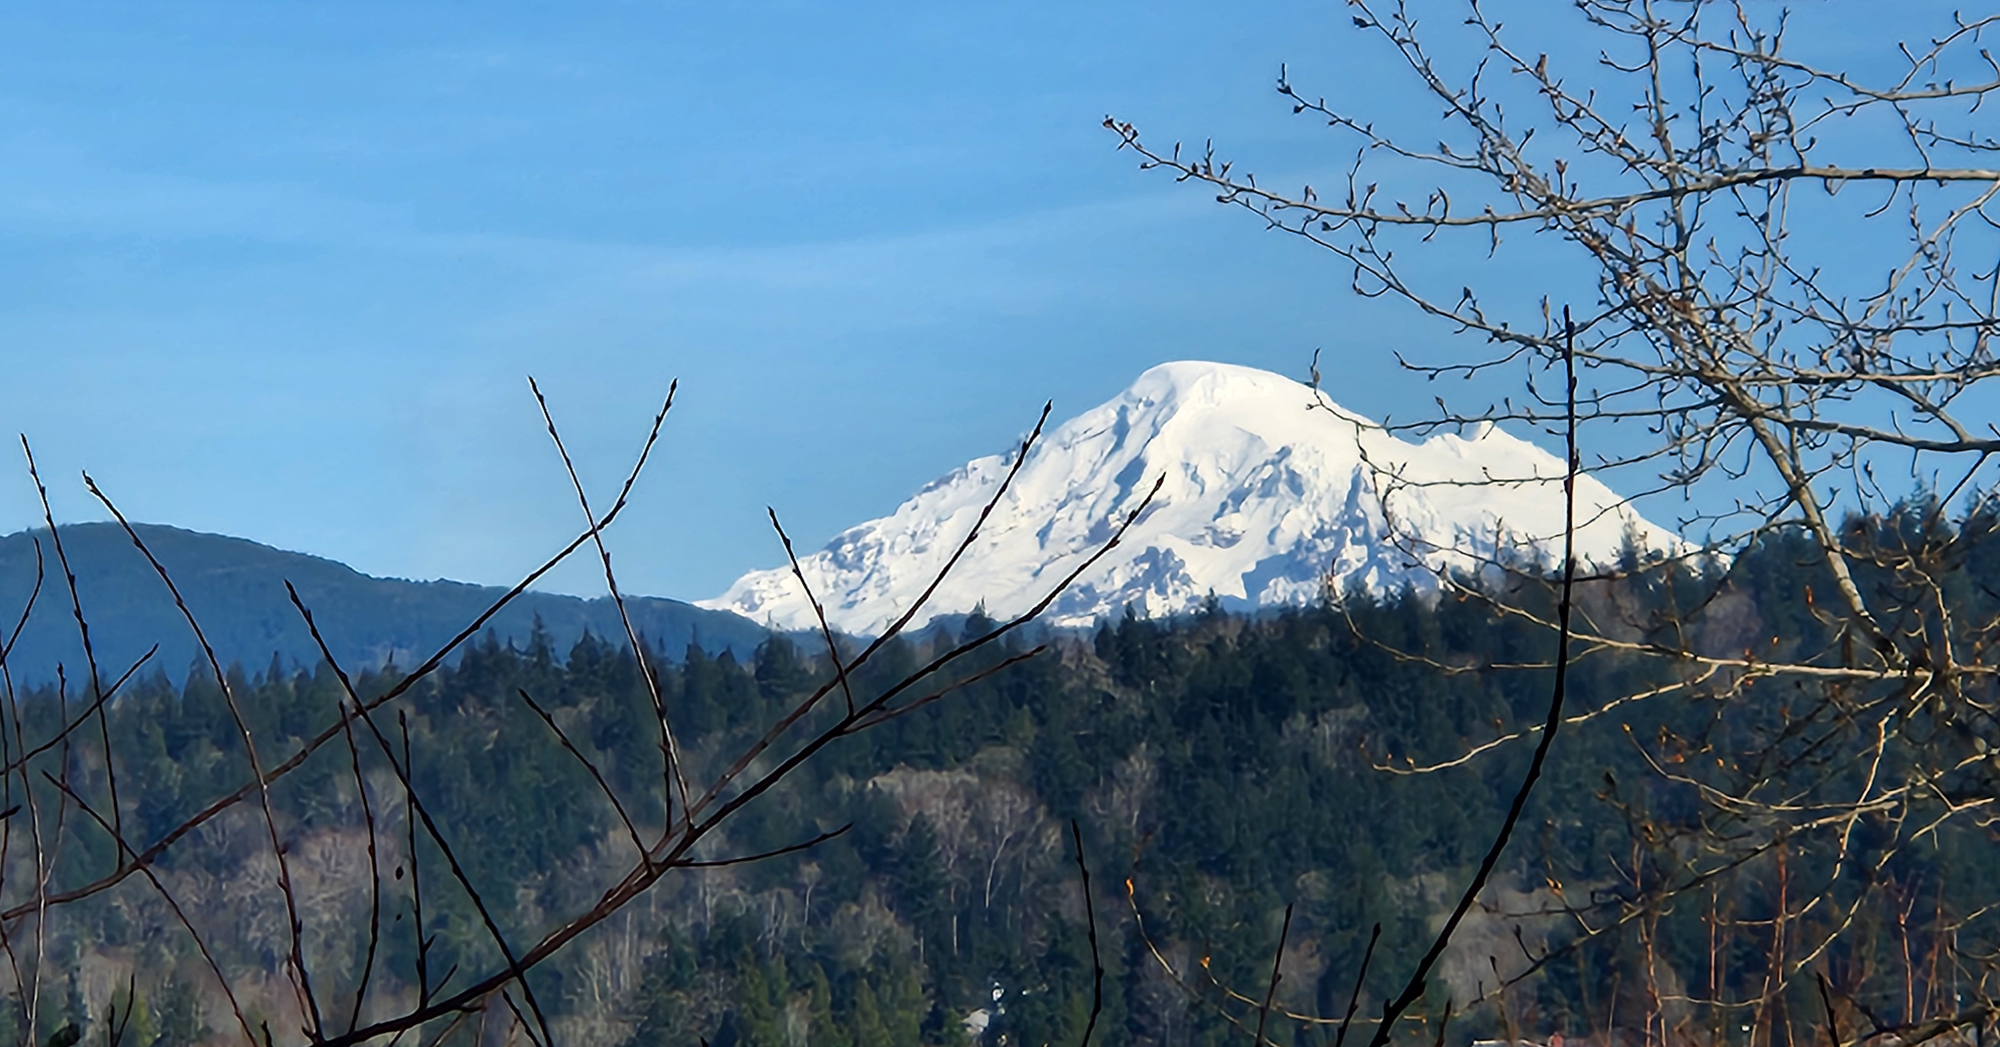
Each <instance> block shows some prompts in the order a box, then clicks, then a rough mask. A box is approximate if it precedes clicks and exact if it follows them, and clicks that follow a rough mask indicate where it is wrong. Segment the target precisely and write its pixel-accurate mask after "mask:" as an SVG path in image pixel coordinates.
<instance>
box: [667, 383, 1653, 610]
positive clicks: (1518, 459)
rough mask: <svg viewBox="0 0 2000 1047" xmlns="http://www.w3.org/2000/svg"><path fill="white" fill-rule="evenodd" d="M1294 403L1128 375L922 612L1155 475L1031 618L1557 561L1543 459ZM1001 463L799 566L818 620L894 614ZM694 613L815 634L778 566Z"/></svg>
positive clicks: (1054, 564)
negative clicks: (1124, 385) (1113, 540)
mask: <svg viewBox="0 0 2000 1047" xmlns="http://www.w3.org/2000/svg"><path fill="white" fill-rule="evenodd" d="M1313 402H1314V401H1313V393H1312V390H1311V389H1309V388H1308V387H1306V386H1304V385H1301V384H1300V383H1298V382H1294V381H1292V380H1290V379H1288V378H1284V377H1282V376H1280V375H1276V374H1272V373H1270V372H1268V371H1260V370H1256V369H1254V368H1248V367H1238V366H1232V365H1227V364H1213V363H1198V362H1181V363H1169V364H1162V365H1160V366H1158V367H1155V368H1153V369H1151V370H1149V371H1147V372H1146V373H1145V374H1143V375H1141V376H1140V377H1139V379H1138V380H1137V381H1136V382H1134V383H1133V384H1132V386H1131V388H1129V389H1127V390H1125V392H1124V393H1122V394H1120V395H1119V396H1118V397H1116V398H1114V399H1113V400H1111V401H1109V402H1108V403H1105V404H1103V405H1101V406H1099V407H1097V408H1095V409H1093V410H1091V411H1088V412H1086V413H1084V414H1082V415H1080V416H1078V417H1076V418H1073V419H1071V420H1070V421H1068V422H1065V423H1063V424H1062V425H1061V426H1060V427H1058V428H1057V429H1055V431H1053V432H1052V433H1049V434H1047V436H1046V437H1045V438H1044V439H1043V440H1042V442H1041V443H1039V444H1038V445H1037V446H1036V447H1035V448H1034V449H1033V451H1031V452H1030V455H1029V458H1028V461H1027V462H1025V463H1024V464H1023V465H1022V468H1021V472H1020V475H1019V477H1018V478H1017V479H1016V480H1015V482H1014V485H1013V487H1012V488H1010V489H1009V491H1008V492H1007V495H1006V497H1005V498H1003V499H1002V500H1001V502H1000V504H999V505H998V506H996V507H995V509H994V511H993V515H992V517H991V519H989V520H988V521H987V523H986V525H985V527H984V529H983V530H982V532H981V535H980V538H979V541H978V543H977V544H976V545H975V546H974V547H973V549H972V551H970V552H969V553H968V554H967V555H966V558H965V560H964V561H963V562H961V564H960V565H959V567H958V569H957V570H956V571H954V573H953V575H952V577H950V578H949V579H947V580H946V582H945V584H944V585H943V586H942V587H940V588H939V590H938V592H937V594H936V595H935V596H934V597H933V598H932V600H931V602H930V603H929V604H927V605H926V608H925V612H924V615H923V616H922V617H924V618H926V619H928V618H929V617H932V616H935V615H942V614H953V613H964V612H968V611H971V610H973V609H974V608H975V607H977V606H979V605H980V604H982V603H983V604H984V605H985V607H986V608H987V610H988V611H989V612H990V613H992V614H994V615H997V616H1005V615H1008V614H1013V613H1017V612H1019V611H1022V610H1025V609H1026V608H1028V607H1029V606H1032V605H1033V603H1034V602H1035V601H1036V600H1037V599H1039V598H1040V597H1041V596H1042V595H1043V594H1044V593H1045V592H1047V591H1048V590H1049V589H1050V588H1051V587H1052V586H1053V585H1054V584H1055V582H1056V581H1057V580H1059V579H1060V578H1062V577H1063V576H1065V575H1066V574H1068V573H1069V572H1070V571H1071V570H1073V569H1075V567H1076V566H1077V565H1079V564H1080V563H1082V561H1083V560H1084V559H1085V558H1086V557H1088V556H1089V555H1090V554H1091V553H1092V552H1093V551H1094V550H1096V549H1097V548H1098V546H1100V545H1101V544H1102V543H1103V541H1104V540H1105V539H1106V538H1108V537H1109V536H1110V535H1111V533H1112V530H1113V528H1114V527H1115V525H1116V521H1117V520H1119V519H1122V517H1123V516H1124V514H1126V513H1128V512H1130V511H1131V509H1132V508H1133V507H1135V506H1137V505H1138V504H1139V500H1140V499H1141V498H1143V497H1144V495H1145V493H1146V491H1147V490H1148V489H1150V487H1151V486H1152V483H1153V481H1154V480H1155V479H1156V478H1158V477H1160V476H1163V475H1164V476H1165V478H1166V479H1165V486H1164V487H1163V488H1162V489H1161V491H1160V494H1159V496H1158V497H1157V498H1155V499H1154V501H1153V504H1152V505H1151V506H1150V507H1149V508H1148V509H1147V511H1146V513H1145V514H1144V515H1143V516H1142V517H1141V518H1140V520H1139V522H1138V523H1137V524H1136V525H1135V526H1134V527H1133V528H1132V530H1131V532H1130V533H1128V534H1127V535H1126V538H1125V540H1124V542H1123V543H1121V545H1120V547H1119V548H1116V549H1114V550H1112V552H1111V553H1110V554H1109V555H1108V556H1106V557H1105V558H1104V559H1103V560H1102V561H1100V562H1099V563H1098V564H1097V565H1096V567H1094V568H1093V569H1092V570H1091V571H1090V572H1088V573H1086V574H1085V575H1084V576H1083V577H1082V578H1081V579H1080V580H1079V581H1078V582H1077V584H1076V585H1074V586H1073V587H1071V589H1070V590H1069V591H1067V592H1066V593H1064V594H1063V596H1062V597H1061V598H1060V599H1059V600H1058V601H1057V602H1056V603H1055V604H1054V605H1053V606H1052V607H1051V609H1050V613H1049V615H1048V620H1049V621H1051V622H1053V623H1054V624H1058V625H1069V626H1075V625H1087V624H1089V623H1090V622H1092V621H1093V620H1095V619H1096V618H1098V617H1100V616H1102V615H1106V614H1110V613H1113V612H1116V611H1119V610H1121V609H1122V608H1124V607H1125V606H1127V605H1137V607H1138V609H1140V610H1142V611H1144V612H1146V613H1149V614H1171V613H1178V612H1183V611H1188V610H1191V609H1194V608H1195V607H1198V606H1199V605H1200V604H1201V603H1202V601H1204V600H1205V599H1206V597H1207V596H1208V594H1209V593H1211V592H1213V593H1214V594H1215V595H1216V596H1217V597H1218V598H1219V599H1221V600H1222V602H1223V603H1224V605H1225V606H1234V607H1262V606H1273V605H1281V604H1292V603H1300V602H1305V601H1309V600H1311V599H1314V598H1316V597H1317V596H1318V595H1319V594H1320V593H1321V592H1322V591H1323V587H1324V586H1325V585H1326V584H1327V583H1328V582H1329V581H1331V582H1332V583H1333V584H1335V585H1340V586H1345V585H1349V584H1360V585H1364V586H1367V587H1370V588H1372V589H1377V590H1381V589H1386V588H1391V587H1397V586H1401V585H1404V584H1411V585H1415V586H1417V587H1419V588H1432V587H1435V586H1436V584H1437V579H1436V574H1435V571H1436V569H1438V568H1440V567H1444V566H1457V567H1472V566H1476V565H1477V563H1478V562H1480V558H1482V557H1493V556H1495V555H1499V556H1508V557H1515V558H1518V557H1521V556H1523V555H1526V556H1539V557H1541V558H1542V559H1544V560H1546V559H1549V557H1550V552H1551V550H1554V551H1555V552H1557V553H1559V550H1560V545H1559V539H1560V536H1561V533H1562V523H1563V502H1562V482H1561V481H1562V475H1563V466H1562V461H1561V460H1560V459H1559V458H1557V457H1556V456H1554V455H1551V454H1549V453H1548V452H1546V451H1543V450H1541V449H1540V448H1538V447H1536V446H1534V445H1533V444H1530V443H1527V442H1526V441H1523V440H1518V439H1516V438H1514V437H1512V436H1509V435H1507V434H1506V433H1504V432H1501V431H1500V430H1498V429H1496V428H1493V427H1491V426H1486V427H1482V428H1481V429H1480V430H1479V431H1477V432H1475V433H1473V434H1471V435H1469V436H1464V437H1461V436H1457V435H1449V434H1440V435H1437V436H1433V437H1431V438H1429V439H1426V440H1424V441H1422V442H1420V443H1410V442H1406V441H1403V440H1399V439H1396V438H1395V437H1393V436H1389V435H1387V434H1384V433H1382V432H1381V431H1380V430H1379V429H1376V428H1374V427H1373V424H1372V423H1370V422H1368V421H1367V420H1366V419H1363V418H1361V417H1360V416H1359V415H1355V414H1352V413H1350V412H1346V411H1344V410H1339V409H1336V410H1334V411H1331V412H1329V411H1324V410H1311V409H1309V405H1311V404H1312V403H1313ZM1011 465H1012V457H1011V455H1007V456H1003V455H993V456H989V457H986V458H981V459H978V460H976V461H974V462H971V463H969V464H967V465H966V466H965V467H964V468H961V469H959V470H957V471H955V472H953V473H951V474H950V475H947V476H945V477H943V478H941V479H939V480H937V481H936V482H934V483H932V484H930V485H928V486H926V487H925V488H924V489H923V490H921V491H919V492H917V494H916V495H915V496H914V497H912V498H911V499H910V500H909V501H906V502H904V503H903V504H902V505H901V506H900V507H898V508H897V509H896V511H895V512H894V513H892V514H891V515H889V516H886V517H883V518H881V519H878V520H871V521H869V522H867V523H864V524H861V525H860V526H858V527H855V528H852V529H850V530H848V531H847V532H846V533H844V534H841V535H840V536H838V537H836V538H835V539H834V540H833V541H832V542H831V543H829V544H828V545H827V547H826V548H825V549H822V550H820V551H819V552H817V553H814V554H813V555H811V556H809V557H806V558H805V559H804V560H803V561H802V567H803V569H804V571H805V574H806V577H807V579H808V580H809V581H810V582H811V583H812V586H813V591H814V592H815V593H816V594H817V595H818V596H819V598H820V600H821V602H822V603H823V604H824V605H825V606H826V610H827V616H828V618H829V620H830V621H831V622H832V624H833V625H834V627H835V628H838V629H842V630H846V631H848V632H852V633H857V634H863V635H866V634H870V633H873V632H877V631H879V630H880V629H882V628H883V627H884V626H885V625H886V624H887V623H888V622H890V621H892V620H893V619H894V617H895V616H896V615H898V614H900V613H901V612H902V610H903V609H904V608H906V607H908V606H909V605H910V603H911V602H912V601H913V600H914V599H915V598H916V596H917V595H918V594H919V593H920V592H921V591H922V589H923V587H924V586H925V585H926V584H928V582H929V580H930V578H931V577H932V576H933V575H934V574H935V572H936V571H937V569H938V567H939V566H941V565H942V564H943V563H944V562H945V560H946V558H947V557H949V556H950V554H951V551H952V550H953V549H954V548H955V547H956V546H957V544H958V543H959V542H960V541H961V540H962V539H963V537H964V535H965V534H966V533H967V531H968V530H969V529H970V528H971V526H972V524H973V522H974V520H975V519H976V518H977V516H978V514H979V510H980V509H981V507H982V506H984V505H985V503H986V502H987V500H988V499H990V498H991V497H992V494H993V491H994V489H995V488H996V486H997V485H998V484H999V483H1000V482H1001V481H1002V479H1003V478H1004V477H1005V475H1006V473H1007V470H1008V468H1009V467H1010V466H1011ZM1391 476H1393V477H1395V478H1396V479H1394V480H1390V479H1388V478H1389V477H1391ZM1494 480H1500V481H1503V482H1500V483H1494V482H1492V481H1494ZM1506 481H1511V482H1506ZM1385 506H1386V508H1387V510H1388V511H1387V513H1386V514H1385V512H1384V508H1385ZM1577 516H1578V519H1579V520H1580V521H1583V522H1584V523H1583V526H1581V527H1580V528H1579V530H1578V534H1577V548H1578V551H1579V553H1580V554H1581V555H1582V556H1584V557H1585V558H1587V559H1592V560H1598V561H1604V560H1608V559H1610V558H1611V557H1613V556H1615V555H1616V554H1617V553H1618V551H1619V550H1620V549H1621V548H1622V547H1623V545H1624V543H1625V541H1626V537H1627V534H1628V533H1629V534H1630V535H1631V536H1632V537H1633V539H1634V540H1636V541H1637V542H1638V543H1639V544H1640V545H1642V546H1644V547H1665V546H1671V545H1674V544H1676V542H1677V539H1675V537H1674V536H1673V535H1672V534H1671V533H1669V532H1667V531H1666V530H1664V529H1662V528H1659V527H1656V526H1654V525H1652V524H1649V523H1647V522H1646V521H1645V520H1643V519H1641V518H1640V517H1639V516H1638V515H1637V514H1636V513H1635V512H1633V511H1632V510H1631V509H1630V508H1629V507H1627V506H1626V505H1625V504H1624V503H1623V502H1622V501H1621V500H1620V499H1619V498H1618V496H1617V495H1615V494H1613V493H1612V492H1611V491H1610V490H1609V489H1608V488H1606V487H1604V485H1603V484H1601V483H1598V482H1597V481H1595V480H1593V479H1591V478H1589V477H1584V478H1582V479H1581V480H1580V481H1579V483H1578V486H1577ZM1468 554H1469V555H1468ZM700 606H703V607H710V608H715V609H719V610H730V611H735V612H736V613H738V614H741V615H743V616H745V617H747V618H750V619H752V620H754V621H760V622H768V623H770V624H772V625H774V626H776V627H779V628H787V629H803V628H811V627H813V626H814V624H815V623H814V618H813V615H812V609H811V606H810V605H809V604H808V603H807V602H806V600H805V598H804V596H803V595H802V594H801V592H800V591H799V586H798V582H797V580H796V579H795V578H793V577H792V574H791V571H790V569H789V568H779V569H773V570H767V571H756V572H752V573H750V574H747V575H744V576H743V577H742V578H740V579H738V580H737V582H736V583H735V584H734V585H733V586H731V587H730V589H729V591H728V592H726V593H724V594H722V595H721V596H719V597H716V598H714V599H711V600H705V601H701V603H700Z"/></svg>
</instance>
